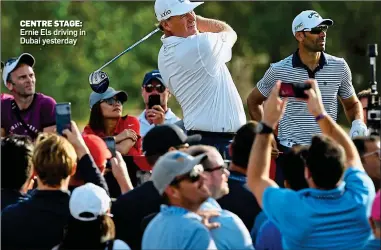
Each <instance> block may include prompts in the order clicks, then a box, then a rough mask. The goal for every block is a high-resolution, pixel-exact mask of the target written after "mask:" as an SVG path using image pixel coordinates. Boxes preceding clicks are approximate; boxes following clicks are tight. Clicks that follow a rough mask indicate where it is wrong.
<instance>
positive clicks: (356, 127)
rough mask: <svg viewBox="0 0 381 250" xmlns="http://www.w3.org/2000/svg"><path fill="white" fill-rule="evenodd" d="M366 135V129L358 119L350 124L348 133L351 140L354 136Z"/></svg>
mask: <svg viewBox="0 0 381 250" xmlns="http://www.w3.org/2000/svg"><path fill="white" fill-rule="evenodd" d="M366 135H368V128H367V127H366V125H365V123H364V122H363V121H362V120H360V119H358V120H354V121H353V122H352V127H351V131H350V132H349V136H350V137H351V138H352V139H353V138H354V137H356V136H366Z"/></svg>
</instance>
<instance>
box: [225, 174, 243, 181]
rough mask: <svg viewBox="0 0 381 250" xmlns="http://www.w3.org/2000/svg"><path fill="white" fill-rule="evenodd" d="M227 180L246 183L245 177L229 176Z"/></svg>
mask: <svg viewBox="0 0 381 250" xmlns="http://www.w3.org/2000/svg"><path fill="white" fill-rule="evenodd" d="M229 179H231V180H235V181H240V182H243V183H246V180H247V177H246V176H241V175H235V174H230V176H229Z"/></svg>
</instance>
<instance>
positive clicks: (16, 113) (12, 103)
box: [11, 100, 37, 138]
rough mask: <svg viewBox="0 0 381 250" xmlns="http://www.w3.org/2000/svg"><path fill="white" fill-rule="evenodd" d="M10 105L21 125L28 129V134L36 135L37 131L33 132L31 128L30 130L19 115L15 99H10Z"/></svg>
mask: <svg viewBox="0 0 381 250" xmlns="http://www.w3.org/2000/svg"><path fill="white" fill-rule="evenodd" d="M11 107H12V111H13V112H14V113H15V115H16V118H17V120H18V121H19V122H21V124H22V126H23V127H24V128H25V129H26V130H27V131H28V133H29V134H32V135H33V138H34V137H36V136H37V133H36V132H34V131H33V130H31V129H30V128H29V127H28V125H26V123H25V121H24V119H22V118H21V115H20V109H19V107H18V106H17V104H16V102H15V100H12V101H11Z"/></svg>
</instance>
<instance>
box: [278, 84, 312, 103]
mask: <svg viewBox="0 0 381 250" xmlns="http://www.w3.org/2000/svg"><path fill="white" fill-rule="evenodd" d="M310 88H311V85H310V84H307V83H286V82H282V83H281V85H280V90H279V96H280V97H296V98H301V99H308V96H307V95H306V94H305V93H304V91H305V90H307V89H310Z"/></svg>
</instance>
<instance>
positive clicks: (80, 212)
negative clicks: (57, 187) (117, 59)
mask: <svg viewBox="0 0 381 250" xmlns="http://www.w3.org/2000/svg"><path fill="white" fill-rule="evenodd" d="M110 206H111V199H110V197H109V196H108V195H107V193H106V191H105V190H104V189H103V188H101V187H98V186H96V185H94V184H93V183H86V184H85V185H82V186H79V187H77V188H75V189H74V190H73V192H72V194H71V196H70V201H69V209H70V214H71V215H72V216H73V217H74V218H75V219H77V220H80V221H93V220H96V219H97V217H98V216H99V215H105V214H108V213H107V210H109V209H110ZM84 213H90V214H92V215H91V216H85V215H84ZM109 215H110V214H109Z"/></svg>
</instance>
